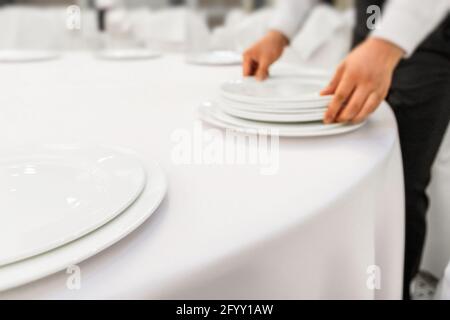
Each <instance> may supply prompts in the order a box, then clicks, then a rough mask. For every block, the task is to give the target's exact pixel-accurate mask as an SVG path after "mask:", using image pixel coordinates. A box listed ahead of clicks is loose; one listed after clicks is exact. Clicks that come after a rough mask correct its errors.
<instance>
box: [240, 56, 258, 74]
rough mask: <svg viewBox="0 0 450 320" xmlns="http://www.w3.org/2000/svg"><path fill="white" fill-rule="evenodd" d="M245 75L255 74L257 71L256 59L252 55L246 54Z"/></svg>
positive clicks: (244, 62)
mask: <svg viewBox="0 0 450 320" xmlns="http://www.w3.org/2000/svg"><path fill="white" fill-rule="evenodd" d="M242 67H243V69H242V70H243V74H244V77H248V76H253V75H254V72H255V68H254V61H253V59H252V58H251V56H250V55H248V54H244V61H243V64H242Z"/></svg>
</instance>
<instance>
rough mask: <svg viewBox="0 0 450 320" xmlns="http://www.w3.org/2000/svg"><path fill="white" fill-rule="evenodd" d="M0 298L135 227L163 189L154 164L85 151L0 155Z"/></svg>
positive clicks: (126, 154)
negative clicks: (8, 290) (0, 294)
mask: <svg viewBox="0 0 450 320" xmlns="http://www.w3.org/2000/svg"><path fill="white" fill-rule="evenodd" d="M0 159H1V160H0V198H1V199H2V201H0V291H1V290H6V289H9V288H12V287H15V286H18V285H21V284H25V283H27V282H30V281H33V280H36V279H39V278H42V277H44V276H46V275H49V274H51V273H54V272H57V271H60V270H63V269H65V268H67V267H68V266H70V265H72V264H76V263H78V262H80V261H82V260H84V259H87V258H89V257H90V256H92V255H94V254H96V253H98V252H99V251H101V250H103V249H105V248H106V247H108V246H110V245H112V244H113V243H115V242H117V241H119V240H120V239H121V238H123V237H124V236H125V235H127V234H128V233H130V232H131V231H133V230H134V229H135V228H137V227H138V226H139V225H140V224H142V223H143V222H144V221H145V220H146V219H147V218H148V217H149V216H150V215H151V214H152V213H153V212H154V211H155V210H156V208H157V207H158V206H159V204H160V202H161V200H162V199H163V197H164V195H165V192H166V188H167V182H166V178H165V175H164V173H163V172H162V170H161V169H160V167H159V166H158V165H157V164H156V163H146V164H145V166H144V165H143V164H142V162H141V161H140V160H139V158H138V157H137V156H136V155H135V154H133V153H132V152H130V151H127V150H122V149H117V148H107V147H93V146H61V145H50V146H49V145H46V146H29V147H26V148H22V149H15V150H7V151H2V152H0Z"/></svg>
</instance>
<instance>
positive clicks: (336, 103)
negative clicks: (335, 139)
mask: <svg viewBox="0 0 450 320" xmlns="http://www.w3.org/2000/svg"><path fill="white" fill-rule="evenodd" d="M355 86H356V84H355V81H354V80H353V79H352V78H350V77H348V76H345V75H343V76H342V79H341V81H340V82H339V84H338V87H337V89H336V92H335V94H334V97H333V100H332V101H331V103H330V105H329V106H328V109H327V111H326V113H325V117H324V122H325V123H331V122H334V120H335V119H336V116H337V114H338V113H339V111H340V110H341V108H342V107H343V105H344V104H345V102H347V101H349V98H350V96H351V94H352V92H353V90H354V89H355Z"/></svg>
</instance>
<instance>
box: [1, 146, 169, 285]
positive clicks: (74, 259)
mask: <svg viewBox="0 0 450 320" xmlns="http://www.w3.org/2000/svg"><path fill="white" fill-rule="evenodd" d="M124 152H125V151H124ZM145 163H146V164H145V170H146V171H147V176H148V182H147V185H146V186H145V188H144V191H143V192H142V194H141V195H140V196H139V198H138V199H137V200H136V201H135V202H134V203H133V204H132V205H131V206H130V207H129V208H128V209H127V210H125V211H124V212H123V213H122V214H120V215H118V216H117V217H116V218H114V219H113V220H111V221H109V222H108V223H107V224H105V225H103V226H102V227H101V228H99V229H97V230H95V231H94V232H91V233H89V234H87V235H85V236H84V237H82V238H79V239H77V240H75V241H73V242H70V243H68V244H66V245H65V246H62V247H58V248H56V249H54V250H52V251H49V252H46V253H43V254H41V255H38V256H34V257H32V258H30V259H26V260H22V261H19V262H16V263H13V264H9V265H7V266H4V267H2V268H0V291H4V290H7V289H11V288H14V287H17V286H20V285H23V284H26V283H29V282H31V281H34V280H38V279H40V278H43V277H46V276H48V275H50V274H53V273H55V272H58V271H61V270H64V269H66V268H67V267H68V266H70V265H73V264H77V263H80V262H81V261H83V260H86V259H88V258H89V257H92V256H94V255H95V254H97V253H99V252H100V251H102V250H104V249H106V248H107V247H109V246H111V245H112V244H114V243H116V242H118V241H119V240H121V239H122V238H124V237H125V236H126V235H128V234H129V233H131V232H132V231H133V230H135V229H136V228H137V227H138V226H140V225H141V224H142V223H144V221H145V220H146V219H147V218H148V217H150V216H151V215H152V213H153V212H155V211H156V209H157V208H158V206H159V204H160V203H161V201H162V199H163V198H164V195H165V194H166V190H167V179H166V176H165V174H164V172H163V171H162V169H161V168H160V167H159V165H158V164H157V163H155V162H152V161H146V162H145Z"/></svg>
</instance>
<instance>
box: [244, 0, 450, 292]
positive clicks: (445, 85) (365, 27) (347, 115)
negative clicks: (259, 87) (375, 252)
mask: <svg viewBox="0 0 450 320" xmlns="http://www.w3.org/2000/svg"><path fill="white" fill-rule="evenodd" d="M316 2H318V1H315V0H279V5H278V8H277V10H276V13H275V16H274V18H273V20H272V22H271V26H270V31H269V32H268V33H267V35H266V36H265V37H263V38H262V39H261V40H260V41H258V42H257V43H256V44H254V45H253V46H252V47H250V48H249V49H248V50H247V51H246V52H245V53H244V64H243V72H244V76H251V75H254V76H256V78H258V79H260V80H263V79H265V78H266V77H267V76H268V69H269V66H270V65H271V64H272V63H274V62H275V61H276V60H277V59H278V58H279V57H280V56H281V54H282V52H283V49H284V48H285V47H286V46H287V45H288V44H289V41H290V39H291V38H292V37H293V36H294V35H295V33H296V32H297V31H298V29H299V28H300V26H301V23H302V21H303V20H304V18H305V16H306V15H307V14H308V12H309V11H310V10H311V8H312V7H313V6H314V4H316ZM371 5H376V6H378V7H379V8H380V9H381V10H382V23H381V24H380V25H378V28H376V29H375V30H369V27H370V23H368V18H369V14H368V13H367V8H368V7H369V6H371ZM449 10H450V0H433V1H423V0H356V14H357V19H356V27H355V31H354V41H353V43H354V48H353V50H352V51H351V52H350V53H349V54H348V56H347V57H346V58H345V59H344V61H343V62H342V63H341V64H340V65H339V67H338V68H337V70H336V72H335V75H334V77H333V79H332V81H331V82H330V84H329V85H328V86H327V87H326V88H324V90H323V91H322V94H324V95H329V94H334V98H333V100H332V102H331V103H330V105H329V107H328V110H327V112H326V113H325V116H324V122H325V123H333V122H355V123H356V122H361V121H363V120H364V119H366V118H367V117H368V116H369V115H370V114H371V113H372V112H373V111H374V110H376V109H377V107H378V106H379V105H380V103H381V102H382V101H383V100H384V99H386V100H387V101H388V103H389V104H390V106H391V107H392V109H393V111H394V113H395V116H396V119H397V124H398V130H399V136H400V144H401V150H402V156H403V168H404V178H405V201H406V230H405V231H406V232H405V233H406V239H405V242H406V248H405V264H404V284H403V297H404V299H409V298H410V283H411V281H412V279H413V278H414V276H415V275H416V274H417V272H418V269H419V265H420V260H421V255H422V250H423V246H424V240H425V232H426V220H425V214H426V212H427V209H428V198H427V195H426V193H425V190H426V188H427V186H428V184H429V182H430V179H431V174H430V172H431V166H432V164H433V161H434V159H435V157H436V154H437V152H438V149H439V146H440V144H441V142H442V139H443V137H444V133H445V131H446V128H447V125H448V123H449V119H450V14H449ZM336 170H339V168H336Z"/></svg>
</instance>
